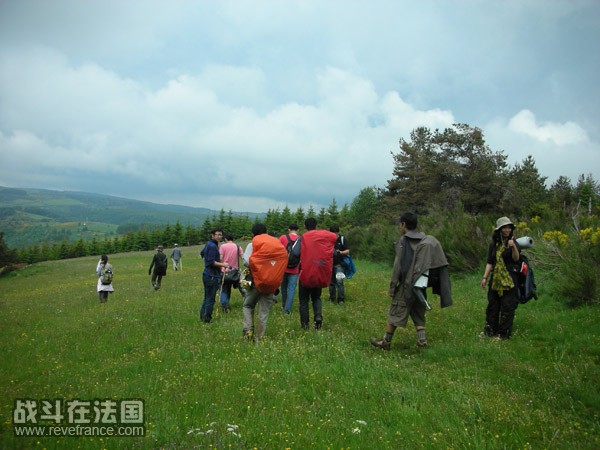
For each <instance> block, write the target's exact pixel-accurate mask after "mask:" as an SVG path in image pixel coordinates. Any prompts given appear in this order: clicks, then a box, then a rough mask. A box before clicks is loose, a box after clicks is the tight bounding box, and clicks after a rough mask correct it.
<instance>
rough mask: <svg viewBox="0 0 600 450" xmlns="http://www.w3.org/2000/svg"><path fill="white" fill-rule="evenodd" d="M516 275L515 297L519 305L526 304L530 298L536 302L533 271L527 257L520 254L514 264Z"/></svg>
mask: <svg viewBox="0 0 600 450" xmlns="http://www.w3.org/2000/svg"><path fill="white" fill-rule="evenodd" d="M516 269H517V270H518V273H517V296H518V298H519V303H521V304H524V303H527V302H528V301H529V300H531V299H532V298H533V299H535V300H537V299H538V296H537V285H536V284H535V276H534V274H533V269H532V268H531V264H530V263H529V259H527V256H525V255H523V254H521V256H520V257H519V261H518V262H517V264H516Z"/></svg>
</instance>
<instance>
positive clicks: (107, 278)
mask: <svg viewBox="0 0 600 450" xmlns="http://www.w3.org/2000/svg"><path fill="white" fill-rule="evenodd" d="M112 280H113V271H112V266H111V265H110V264H105V265H104V267H103V268H102V271H101V272H100V281H101V283H102V284H111V283H112Z"/></svg>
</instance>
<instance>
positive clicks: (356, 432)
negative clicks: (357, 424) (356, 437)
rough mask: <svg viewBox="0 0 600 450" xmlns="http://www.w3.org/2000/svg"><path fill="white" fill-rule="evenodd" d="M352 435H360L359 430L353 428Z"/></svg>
mask: <svg viewBox="0 0 600 450" xmlns="http://www.w3.org/2000/svg"><path fill="white" fill-rule="evenodd" d="M352 433H354V434H358V433H360V428H353V429H352Z"/></svg>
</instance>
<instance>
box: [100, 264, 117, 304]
mask: <svg viewBox="0 0 600 450" xmlns="http://www.w3.org/2000/svg"><path fill="white" fill-rule="evenodd" d="M96 275H98V284H97V285H96V291H98V297H99V299H100V303H106V302H107V301H108V294H109V293H111V294H112V293H113V292H114V291H115V289H114V288H113V285H112V281H113V267H112V264H109V263H108V256H107V255H102V256H101V257H100V260H99V261H98V265H97V266H96Z"/></svg>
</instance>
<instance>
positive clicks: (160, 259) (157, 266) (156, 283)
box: [148, 245, 168, 291]
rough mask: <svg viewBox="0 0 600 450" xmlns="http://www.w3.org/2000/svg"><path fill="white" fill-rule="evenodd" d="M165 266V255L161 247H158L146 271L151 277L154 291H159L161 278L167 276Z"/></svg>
mask: <svg viewBox="0 0 600 450" xmlns="http://www.w3.org/2000/svg"><path fill="white" fill-rule="evenodd" d="M167 265H168V264H167V255H165V254H164V253H163V246H162V245H159V246H158V247H156V253H155V254H154V256H153V257H152V261H151V262H150V268H149V269H148V275H152V287H153V288H154V290H155V291H158V290H159V289H160V286H161V282H162V278H163V277H164V276H165V275H166V274H167ZM153 268H154V270H152V269H153Z"/></svg>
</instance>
